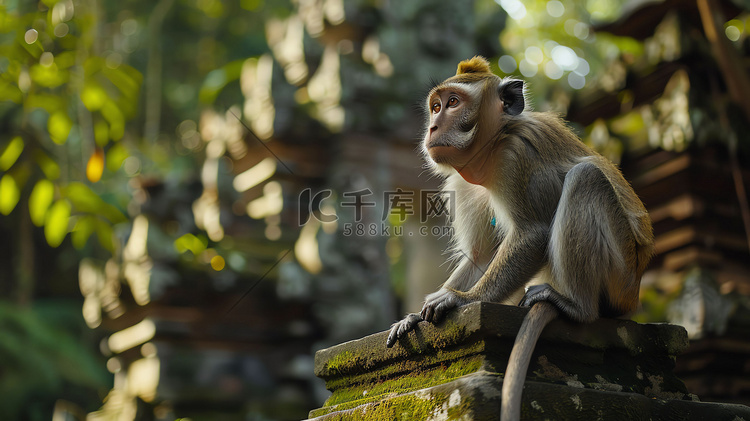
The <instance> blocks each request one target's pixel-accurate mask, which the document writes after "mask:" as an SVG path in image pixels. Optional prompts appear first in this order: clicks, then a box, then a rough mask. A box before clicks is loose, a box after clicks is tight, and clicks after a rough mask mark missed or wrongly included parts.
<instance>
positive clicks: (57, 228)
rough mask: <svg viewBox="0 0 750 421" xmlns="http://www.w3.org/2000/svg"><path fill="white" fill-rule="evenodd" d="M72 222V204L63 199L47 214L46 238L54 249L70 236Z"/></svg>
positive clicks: (45, 221)
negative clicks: (69, 226)
mask: <svg viewBox="0 0 750 421" xmlns="http://www.w3.org/2000/svg"><path fill="white" fill-rule="evenodd" d="M69 221H70V203H68V201H67V200H65V199H61V200H58V201H57V202H55V203H54V204H53V205H52V207H51V208H50V209H49V211H48V212H47V217H46V218H45V220H44V237H45V238H46V239H47V244H49V245H50V246H52V247H57V246H59V245H60V244H61V243H62V241H63V239H65V235H67V234H68V222H69Z"/></svg>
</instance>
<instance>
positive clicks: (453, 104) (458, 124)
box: [424, 83, 480, 163]
mask: <svg viewBox="0 0 750 421" xmlns="http://www.w3.org/2000/svg"><path fill="white" fill-rule="evenodd" d="M476 91H477V89H472V86H471V85H468V84H460V83H447V84H443V85H441V86H439V87H438V88H436V89H435V90H434V91H433V92H432V93H431V95H430V96H429V97H428V99H427V109H428V111H429V120H428V123H427V132H426V133H425V139H424V146H425V148H426V149H427V152H428V154H429V155H430V158H432V160H433V161H435V162H436V163H450V162H449V161H451V158H454V157H455V155H456V153H458V152H460V151H463V150H466V149H467V148H468V147H469V145H470V144H471V141H472V139H473V137H474V134H475V132H476V123H477V111H478V109H479V102H480V101H479V100H480V95H479V93H478V92H476Z"/></svg>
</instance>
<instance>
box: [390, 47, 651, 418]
mask: <svg viewBox="0 0 750 421" xmlns="http://www.w3.org/2000/svg"><path fill="white" fill-rule="evenodd" d="M426 113H427V116H428V117H427V125H426V127H425V133H424V139H423V140H422V142H421V150H422V153H423V155H424V157H425V160H426V162H427V166H428V167H429V168H430V169H431V170H432V172H434V173H435V174H437V175H439V176H441V177H443V178H444V185H443V191H446V192H452V194H453V195H454V197H453V198H452V202H453V203H454V204H455V206H454V209H450V211H451V216H452V221H451V224H452V228H453V230H452V237H453V238H452V239H451V249H452V254H453V260H454V269H453V271H452V272H451V274H450V275H449V277H448V279H447V281H446V282H445V283H444V284H443V285H442V287H441V288H440V289H439V290H438V291H436V292H434V293H431V294H429V295H428V296H427V297H426V298H425V302H424V305H423V307H422V310H421V312H420V313H414V314H409V315H407V316H406V317H405V318H404V319H403V320H401V321H399V322H396V323H394V324H393V325H392V326H391V329H390V333H389V335H388V338H387V340H386V346H387V347H389V348H390V347H392V346H393V345H394V344H395V343H396V342H397V341H398V340H399V339H400V338H402V337H403V336H404V335H406V333H407V332H409V331H410V330H412V329H414V328H415V327H416V325H417V324H418V323H419V322H421V321H427V322H433V323H436V322H438V321H440V320H441V319H442V318H443V316H444V315H445V313H446V312H447V311H448V310H450V309H453V308H455V307H459V306H462V305H465V304H468V303H470V302H474V301H490V302H501V303H507V302H511V303H512V302H515V303H518V305H520V306H522V307H530V310H529V312H528V313H527V315H526V316H525V317H524V320H523V323H522V325H521V328H520V330H519V333H518V335H517V337H516V340H515V343H514V345H513V349H512V352H511V356H510V359H509V361H508V367H507V369H506V372H505V376H504V379H503V387H502V403H501V419H502V420H503V421H511V420H518V419H519V418H520V405H521V391H522V389H523V382H524V379H525V376H526V371H527V369H528V365H529V362H530V360H531V353H532V351H533V349H534V347H535V344H536V341H537V339H538V338H539V335H540V334H541V332H542V330H543V329H544V327H545V326H546V325H547V323H549V322H550V321H551V320H553V319H555V318H556V317H559V316H561V317H564V318H567V319H569V320H573V321H576V322H581V323H588V322H592V321H594V320H596V319H597V318H599V317H619V316H623V315H627V314H628V313H630V312H632V311H633V310H635V309H636V307H637V306H638V294H639V288H640V279H641V276H642V274H643V272H644V271H645V269H646V266H647V265H648V262H649V260H650V259H651V256H652V254H653V250H654V237H653V229H652V227H651V220H650V218H649V216H648V212H647V211H646V208H645V207H644V205H643V203H642V202H641V200H640V199H639V198H638V196H637V195H636V193H635V192H634V191H633V189H632V187H631V186H630V184H628V182H627V181H626V180H625V178H624V177H623V175H622V173H621V172H620V170H619V169H618V168H617V167H616V166H615V165H614V164H613V163H612V162H611V161H609V160H608V159H606V158H604V157H603V156H601V155H599V154H598V153H597V152H595V151H594V150H592V149H591V148H589V147H588V146H586V145H585V144H584V143H583V142H581V140H580V139H579V138H578V136H577V135H575V134H574V133H573V131H572V130H571V129H570V128H569V127H568V126H567V124H566V123H565V122H564V120H563V119H562V118H561V117H560V116H558V115H557V114H555V113H549V112H534V111H531V110H527V101H526V90H525V83H524V82H523V81H522V80H518V79H513V78H501V77H499V76H497V75H495V74H494V73H492V72H491V70H490V66H489V63H488V61H487V60H486V59H485V58H483V57H481V56H475V57H474V58H472V59H470V60H465V61H462V62H461V63H459V65H458V69H457V71H456V75H455V76H452V77H449V78H448V79H446V80H445V81H443V82H442V83H440V84H438V85H437V86H435V87H434V88H433V89H432V90H431V91H430V92H429V95H428V96H427V101H426ZM519 298H520V302H519Z"/></svg>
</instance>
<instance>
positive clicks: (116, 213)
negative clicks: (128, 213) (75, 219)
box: [64, 181, 127, 224]
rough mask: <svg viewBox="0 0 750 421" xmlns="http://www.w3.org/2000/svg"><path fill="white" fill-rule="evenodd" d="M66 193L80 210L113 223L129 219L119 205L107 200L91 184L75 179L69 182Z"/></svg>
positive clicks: (77, 209)
mask: <svg viewBox="0 0 750 421" xmlns="http://www.w3.org/2000/svg"><path fill="white" fill-rule="evenodd" d="M64 193H65V197H67V198H68V200H70V202H71V203H72V204H73V206H74V207H75V209H76V211H78V212H82V213H91V214H94V215H97V216H101V217H104V218H106V219H108V220H109V221H110V222H111V223H112V224H119V223H120V222H125V221H126V220H127V218H126V217H125V215H123V213H122V212H120V210H119V209H117V207H115V206H113V205H111V204H109V203H107V202H105V201H104V200H103V199H102V198H101V197H99V195H98V194H96V193H95V192H94V191H93V190H91V188H90V187H89V186H87V185H85V184H83V183H80V182H75V181H74V182H72V183H70V184H68V185H67V186H66V187H65V190H64Z"/></svg>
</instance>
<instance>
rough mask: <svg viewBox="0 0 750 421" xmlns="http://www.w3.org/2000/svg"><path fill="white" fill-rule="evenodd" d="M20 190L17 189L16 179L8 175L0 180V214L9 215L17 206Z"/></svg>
mask: <svg viewBox="0 0 750 421" xmlns="http://www.w3.org/2000/svg"><path fill="white" fill-rule="evenodd" d="M20 197H21V190H20V189H19V188H18V183H17V182H16V179H15V178H14V177H13V176H11V175H10V174H5V175H4V176H3V178H2V179H0V213H2V214H3V215H9V214H10V213H11V212H13V209H14V208H15V207H16V205H17V204H18V199H20Z"/></svg>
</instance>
